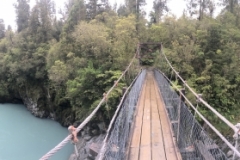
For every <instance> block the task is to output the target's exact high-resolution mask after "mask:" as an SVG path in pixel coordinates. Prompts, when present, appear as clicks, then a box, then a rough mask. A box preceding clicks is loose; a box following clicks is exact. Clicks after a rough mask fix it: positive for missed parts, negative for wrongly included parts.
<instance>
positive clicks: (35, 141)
mask: <svg viewBox="0 0 240 160" xmlns="http://www.w3.org/2000/svg"><path fill="white" fill-rule="evenodd" d="M67 135H68V131H67V128H64V127H62V126H61V125H60V124H59V123H57V122H55V121H53V120H49V119H40V118H36V117H34V116H33V115H32V114H31V113H30V112H29V111H28V110H27V109H26V107H25V106H23V105H19V104H0V160H38V159H39V158H41V157H42V156H43V155H44V154H45V153H47V152H48V151H49V150H50V149H52V148H53V147H55V146H56V145H57V144H58V143H59V142H60V141H62V140H63V139H64V138H65V137H66V136H67ZM73 150H74V149H73V145H72V144H70V143H69V144H67V145H66V146H65V147H64V148H63V149H62V150H60V151H59V152H58V153H57V154H56V155H54V156H53V157H52V158H51V159H50V160H67V159H68V157H69V156H70V154H71V153H72V152H73Z"/></svg>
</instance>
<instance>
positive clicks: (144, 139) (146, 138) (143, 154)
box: [139, 73, 151, 160]
mask: <svg viewBox="0 0 240 160" xmlns="http://www.w3.org/2000/svg"><path fill="white" fill-rule="evenodd" d="M150 78H151V77H150V74H149V73H147V86H146V96H145V103H144V113H143V121H142V123H143V125H142V135H141V148H140V156H139V160H146V159H151V123H150V116H151V115H150V113H151V101H150V98H151V97H150V91H151V86H150V83H151V82H150Z"/></svg>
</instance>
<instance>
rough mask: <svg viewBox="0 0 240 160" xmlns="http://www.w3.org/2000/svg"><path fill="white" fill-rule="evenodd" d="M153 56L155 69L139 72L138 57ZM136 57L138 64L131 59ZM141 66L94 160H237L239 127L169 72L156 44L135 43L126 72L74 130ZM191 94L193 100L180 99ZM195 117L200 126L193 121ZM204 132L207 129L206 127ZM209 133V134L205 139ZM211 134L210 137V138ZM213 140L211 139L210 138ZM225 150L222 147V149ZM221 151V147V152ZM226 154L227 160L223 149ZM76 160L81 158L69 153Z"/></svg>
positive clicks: (169, 66) (82, 126) (172, 72)
mask: <svg viewBox="0 0 240 160" xmlns="http://www.w3.org/2000/svg"><path fill="white" fill-rule="evenodd" d="M156 51H159V52H157V53H159V54H158V55H157V56H158V58H159V70H158V69H157V68H147V69H146V68H145V69H143V68H141V67H139V64H138V63H136V61H138V60H139V62H140V63H142V62H141V59H142V57H144V55H146V54H148V53H149V52H156ZM137 59H138V60H137ZM137 68H141V69H140V71H139V72H138V74H137V75H136V76H135V78H134V80H133V81H132V83H131V84H130V85H129V87H128V88H126V90H125V93H124V94H123V96H122V99H121V101H120V103H119V105H118V106H117V108H116V111H115V114H114V116H113V117H112V120H111V122H110V124H109V126H108V130H107V131H106V136H105V139H104V140H103V142H102V144H101V149H100V150H99V151H98V154H97V156H96V157H95V159H97V160H123V159H128V160H150V159H152V160H227V159H232V160H235V159H239V158H240V152H239V151H238V139H239V134H240V131H239V129H240V124H237V125H234V124H232V123H231V122H230V121H229V120H227V119H226V118H225V117H223V116H222V115H221V114H220V113H218V112H217V111H216V110H215V109H214V108H213V107H211V105H209V104H208V103H207V102H206V101H205V100H204V99H203V98H202V95H201V94H197V93H195V91H194V90H193V89H192V88H191V87H190V86H189V85H188V84H187V82H186V81H185V80H184V79H183V78H182V77H181V76H180V75H179V73H178V72H177V71H176V70H175V69H174V68H173V66H172V65H171V63H170V62H169V60H168V59H167V57H166V55H165V54H164V52H163V50H162V45H161V43H141V44H139V45H138V47H137V51H136V54H135V56H134V57H133V59H132V60H131V62H130V64H129V65H128V66H127V68H126V70H125V71H124V72H123V73H122V75H121V76H120V77H119V78H118V80H117V81H115V82H114V84H113V86H112V88H110V90H109V91H108V92H107V93H106V94H104V97H103V98H102V100H101V101H100V103H99V104H98V106H96V108H95V109H94V110H93V112H92V113H91V114H90V115H89V116H88V117H87V118H86V119H85V120H84V121H83V122H82V123H81V124H80V125H79V126H78V127H77V128H76V131H77V132H79V131H81V130H82V129H83V128H84V126H86V124H87V123H88V122H89V121H90V120H91V119H92V118H93V116H94V115H95V114H96V112H97V111H98V110H99V108H101V106H103V104H104V103H105V102H106V101H107V97H108V96H109V95H110V94H111V92H112V90H114V88H115V87H116V86H117V84H118V82H119V81H120V80H121V79H122V78H123V77H124V76H126V75H127V74H128V75H129V74H131V73H130V72H134V71H135V70H136V69H137ZM173 78H175V79H177V80H178V81H180V82H181V84H183V86H184V87H183V88H181V89H179V88H178V87H177V86H175V85H174V83H172V79H173ZM185 92H188V93H191V94H192V95H193V96H194V97H195V98H196V102H191V101H190V100H189V99H188V98H187V97H186V95H185ZM200 107H204V108H205V109H208V111H209V112H211V113H212V114H213V115H214V116H216V117H217V118H218V119H219V121H220V122H221V123H223V124H225V125H226V126H228V127H229V130H232V131H233V133H234V136H233V137H234V138H233V139H232V140H231V138H229V137H228V138H226V137H224V136H223V134H222V133H220V131H218V130H217V129H216V127H215V126H214V125H213V124H211V123H210V122H209V121H208V119H207V118H206V117H204V116H203V115H202V114H201V112H200V111H199V108H200ZM197 118H198V119H201V122H202V123H204V125H205V126H207V127H203V125H202V124H200V123H199V122H198V121H197V120H196V119H197ZM206 128H207V129H206ZM210 135H211V136H210ZM213 135H214V136H213ZM213 137H214V138H213ZM71 138H72V135H71V134H70V135H68V136H67V137H66V138H65V139H64V140H63V141H62V142H60V143H59V144H58V145H57V146H56V147H54V148H53V149H52V150H50V151H49V152H48V153H46V154H45V155H43V157H42V158H40V160H48V159H50V158H51V157H52V156H53V155H54V154H55V153H57V152H58V151H59V150H60V149H61V148H63V147H64V145H65V144H67V143H69V141H70V140H71ZM223 145H224V146H226V147H225V148H223V147H222V146H223ZM226 148H227V149H226ZM229 150H230V151H232V153H233V155H232V156H231V157H230V158H229V156H228V155H227V153H226V151H229ZM75 154H76V159H80V158H81V155H79V154H78V153H77V150H76V151H75Z"/></svg>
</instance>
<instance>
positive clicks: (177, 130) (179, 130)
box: [154, 70, 227, 160]
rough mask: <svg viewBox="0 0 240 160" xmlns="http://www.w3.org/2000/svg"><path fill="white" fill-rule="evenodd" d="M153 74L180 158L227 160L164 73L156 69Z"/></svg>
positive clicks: (185, 159) (187, 159)
mask: <svg viewBox="0 0 240 160" xmlns="http://www.w3.org/2000/svg"><path fill="white" fill-rule="evenodd" d="M154 74H155V78H156V80H157V83H158V87H159V89H160V92H161V95H162V98H163V101H164V103H165V107H166V110H167V114H168V117H169V120H170V123H171V126H172V131H173V135H174V136H175V139H176V141H177V146H178V148H179V151H180V153H181V156H182V159H183V160H205V159H206V160H214V159H216V160H227V157H226V155H225V153H223V151H222V150H221V149H220V148H219V146H218V145H216V143H215V142H214V141H213V140H212V139H211V138H210V137H209V136H208V134H207V133H206V131H205V130H204V129H203V127H202V126H201V125H200V124H199V123H198V121H197V120H196V119H195V115H193V114H192V113H191V111H190V110H189V108H188V106H187V105H186V104H185V103H184V101H183V99H182V97H181V96H179V95H178V94H177V92H176V91H175V90H174V89H173V88H172V87H171V86H170V84H169V82H168V81H167V79H166V78H165V77H164V75H163V74H162V73H160V72H159V71H157V70H155V71H154Z"/></svg>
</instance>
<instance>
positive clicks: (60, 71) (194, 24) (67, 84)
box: [0, 0, 240, 126]
mask: <svg viewBox="0 0 240 160" xmlns="http://www.w3.org/2000/svg"><path fill="white" fill-rule="evenodd" d="M185 1H186V4H187V9H186V10H184V11H183V13H182V16H180V17H179V18H177V17H176V16H174V15H172V14H171V10H169V6H168V2H169V1H168V0H154V1H153V8H152V11H151V13H150V14H149V17H148V15H147V14H148V13H146V11H144V9H143V7H144V6H145V5H146V2H145V0H137V1H135V0H134V1H133V0H125V3H124V4H122V5H120V6H118V5H117V4H115V5H114V6H111V5H110V3H109V2H108V0H101V1H97V0H88V1H84V0H67V2H66V3H65V7H64V8H62V9H61V10H57V11H56V8H55V4H54V2H53V1H52V0H36V4H35V5H34V6H33V7H32V8H30V5H29V1H28V0H17V1H16V3H15V4H14V6H13V7H15V12H16V24H17V29H16V30H13V29H12V27H11V26H7V27H5V25H4V21H3V20H2V19H0V75H1V76H0V102H2V103H5V102H11V103H20V102H24V104H26V105H29V106H33V108H32V112H33V113H34V114H35V115H36V116H38V117H51V118H54V119H56V120H57V121H58V122H60V123H61V124H62V125H64V126H67V125H70V124H72V123H73V122H80V121H81V120H82V118H83V117H85V116H86V115H87V114H88V113H89V112H90V111H91V110H93V109H94V108H95V107H96V106H97V104H98V102H99V101H100V100H101V99H102V97H103V93H105V92H107V90H108V89H109V88H110V87H111V86H112V85H113V84H114V81H115V80H116V79H117V78H118V77H119V76H120V75H121V74H122V71H124V69H125V68H126V66H127V65H128V64H129V62H130V60H131V59H132V57H133V56H134V54H135V52H136V46H137V44H138V43H139V42H161V43H162V45H163V47H164V52H165V54H166V55H167V57H168V59H169V60H170V62H171V63H172V65H173V66H174V67H175V69H176V70H177V71H179V73H180V75H181V76H182V77H183V78H184V79H185V80H186V81H187V83H188V84H189V85H190V86H191V87H192V88H194V89H195V91H196V92H198V93H202V94H203V98H204V99H205V100H206V101H207V102H208V103H209V104H211V105H212V106H213V107H214V108H216V110H217V111H219V112H220V113H221V114H223V115H224V116H225V117H226V118H227V119H229V120H230V121H232V122H233V123H236V122H238V121H240V116H239V114H240V108H239V105H240V101H239V99H238V98H239V97H240V92H239V91H240V68H239V64H240V45H239V44H240V3H239V2H238V0H219V1H216V0H215V1H214V0H197V1H196V0H185ZM219 8H222V9H221V11H220V12H219V13H218V14H217V16H214V13H215V12H216V11H217V10H219ZM56 13H58V14H60V15H61V18H58V17H57V16H56V15H57V14H56ZM0 18H1V17H0ZM146 61H148V60H146ZM149 61H150V60H149ZM135 63H136V64H137V63H138V61H137V60H136V62H135ZM159 63H160V61H159V59H158V58H156V59H154V63H153V65H154V66H155V67H158V66H159V65H160V64H159ZM129 77H130V78H125V79H124V80H122V81H121V82H120V83H119V84H118V86H117V88H116V89H115V90H114V92H113V93H112V94H111V95H110V97H108V99H109V100H108V104H105V106H104V107H102V109H101V110H100V111H99V112H98V115H97V116H96V117H95V118H96V119H100V120H104V121H107V120H109V119H110V118H111V115H112V114H113V111H114V110H115V108H116V106H117V104H118V102H119V97H121V94H122V87H124V86H128V85H129V82H130V81H131V78H134V76H129ZM128 79H129V80H128ZM190 98H191V97H190ZM201 112H202V113H204V114H205V115H206V116H208V117H209V118H210V119H211V118H212V116H211V115H210V114H208V112H207V110H205V109H204V108H202V109H201Z"/></svg>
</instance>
